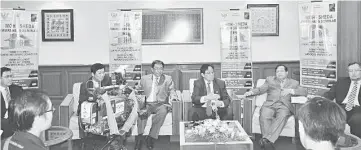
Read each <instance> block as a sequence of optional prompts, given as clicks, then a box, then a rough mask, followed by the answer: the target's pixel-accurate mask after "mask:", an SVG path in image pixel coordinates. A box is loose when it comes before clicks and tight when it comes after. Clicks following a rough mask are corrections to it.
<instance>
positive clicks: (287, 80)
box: [283, 78, 291, 88]
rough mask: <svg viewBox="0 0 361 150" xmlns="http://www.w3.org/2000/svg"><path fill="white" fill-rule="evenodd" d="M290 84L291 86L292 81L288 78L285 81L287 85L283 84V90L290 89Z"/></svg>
mask: <svg viewBox="0 0 361 150" xmlns="http://www.w3.org/2000/svg"><path fill="white" fill-rule="evenodd" d="M290 84H291V80H290V79H288V78H286V79H285V83H284V84H283V88H287V87H289V85H290Z"/></svg>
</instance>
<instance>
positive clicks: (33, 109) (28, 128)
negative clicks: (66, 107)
mask: <svg viewBox="0 0 361 150" xmlns="http://www.w3.org/2000/svg"><path fill="white" fill-rule="evenodd" d="M54 111H55V109H54V107H53V104H52V103H51V100H50V98H49V96H48V95H46V94H45V93H43V92H40V91H38V90H24V91H23V92H22V93H21V95H20V96H18V97H16V98H15V99H13V100H12V101H10V103H9V120H10V122H11V124H12V125H14V128H15V133H14V135H12V136H11V137H8V138H7V139H4V140H3V141H2V143H1V145H2V149H4V150H22V149H29V150H46V149H47V147H45V145H44V143H43V142H42V140H41V139H40V134H41V132H43V131H45V130H47V129H49V128H50V127H51V122H52V120H53V112H54Z"/></svg>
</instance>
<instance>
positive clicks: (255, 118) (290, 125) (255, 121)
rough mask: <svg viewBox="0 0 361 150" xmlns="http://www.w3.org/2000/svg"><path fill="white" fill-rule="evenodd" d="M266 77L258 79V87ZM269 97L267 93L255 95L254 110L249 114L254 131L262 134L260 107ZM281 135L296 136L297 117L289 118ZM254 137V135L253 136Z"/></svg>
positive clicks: (253, 100)
mask: <svg viewBox="0 0 361 150" xmlns="http://www.w3.org/2000/svg"><path fill="white" fill-rule="evenodd" d="M265 81H266V80H265V79H258V81H257V85H256V86H257V87H260V86H262V85H263V84H264V83H265ZM266 99H267V93H265V94H262V95H258V96H255V97H254V99H252V105H251V107H252V109H251V110H252V112H253V113H249V114H250V115H251V116H249V115H248V116H247V117H248V118H252V119H251V120H252V133H253V134H255V133H258V134H261V129H260V123H259V116H260V109H261V107H262V105H263V103H264V102H265V101H266ZM280 136H287V137H295V117H294V116H293V115H292V116H291V117H289V118H288V120H287V123H286V126H285V127H284V128H283V130H282V132H281V134H280ZM253 137H254V136H253Z"/></svg>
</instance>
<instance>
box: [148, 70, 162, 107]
mask: <svg viewBox="0 0 361 150" xmlns="http://www.w3.org/2000/svg"><path fill="white" fill-rule="evenodd" d="M156 79H157V78H156V77H155V76H154V75H153V83H152V91H151V92H150V95H149V97H148V98H147V102H154V101H156V100H155V99H154V94H155V93H154V92H155V91H154V90H155V87H156V86H157V85H155V84H156V83H157V82H158V83H159V80H160V77H158V81H157V82H156Z"/></svg>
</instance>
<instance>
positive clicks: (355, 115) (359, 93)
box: [323, 62, 361, 138]
mask: <svg viewBox="0 0 361 150" xmlns="http://www.w3.org/2000/svg"><path fill="white" fill-rule="evenodd" d="M348 74H349V77H346V78H340V79H338V80H337V82H336V84H334V85H333V86H332V87H331V89H330V90H329V91H328V92H326V93H324V95H323V96H324V97H326V98H327V99H330V100H333V99H336V103H337V104H339V105H340V106H341V107H342V108H343V109H345V110H346V115H347V124H348V125H350V128H351V134H353V135H356V136H358V137H359V138H361V128H360V126H361V107H360V106H361V105H360V104H361V89H360V88H361V63H357V62H354V63H350V64H349V65H348Z"/></svg>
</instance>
